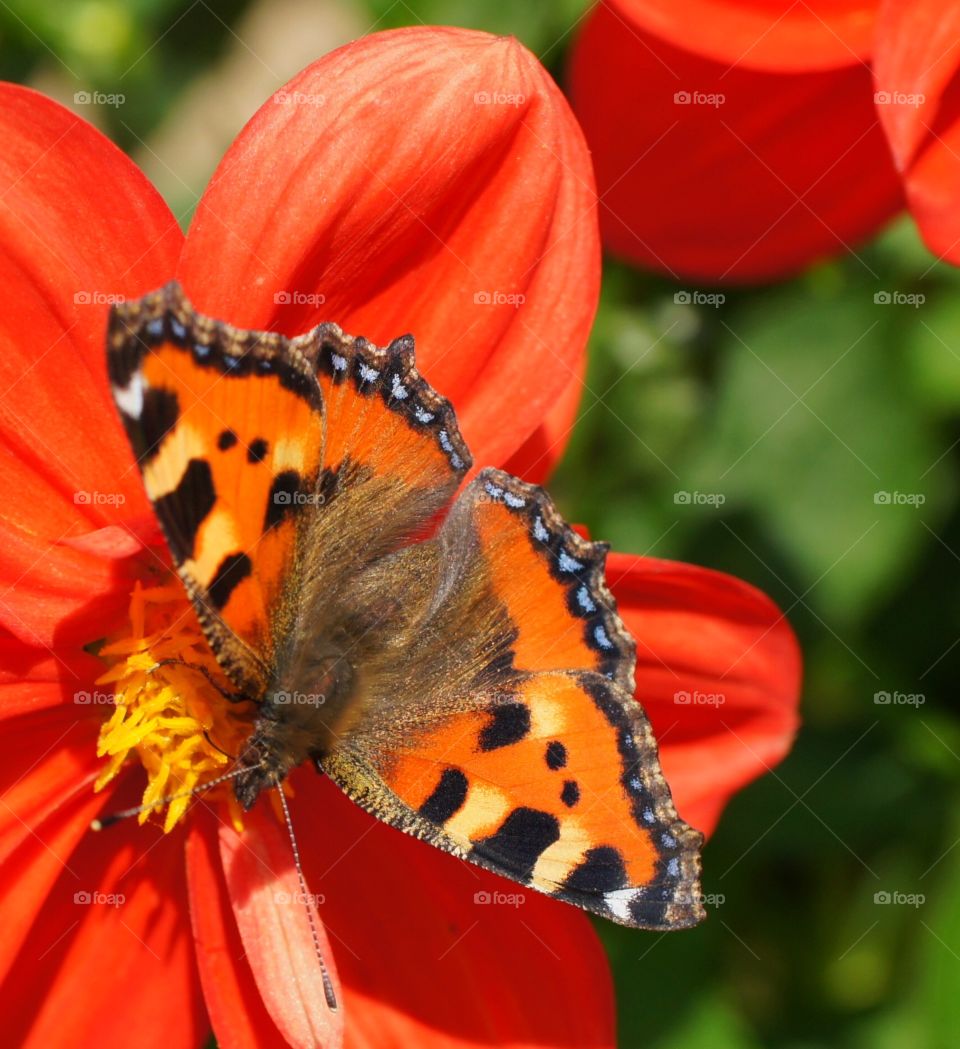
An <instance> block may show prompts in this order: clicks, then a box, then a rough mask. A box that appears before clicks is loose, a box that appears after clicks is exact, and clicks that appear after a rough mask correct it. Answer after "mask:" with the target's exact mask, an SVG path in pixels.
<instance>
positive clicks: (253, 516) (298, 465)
mask: <svg viewBox="0 0 960 1049" xmlns="http://www.w3.org/2000/svg"><path fill="white" fill-rule="evenodd" d="M311 346H312V343H311V342H310V341H309V339H308V338H304V339H300V340H292V341H291V340H287V339H284V338H283V337H282V336H279V335H275V334H270V333H265V332H245V331H239V330H237V329H234V328H231V327H229V326H228V325H225V324H221V323H219V322H216V321H212V320H209V319H208V318H205V317H201V316H199V315H197V314H195V313H194V311H193V310H192V308H191V307H190V304H189V303H188V302H187V300H186V299H185V298H184V296H183V294H182V292H181V291H180V289H179V286H178V285H176V284H171V285H168V286H167V287H166V288H164V289H162V290H161V291H158V292H155V293H153V294H151V295H148V296H146V297H145V298H144V299H142V300H140V301H138V302H135V303H128V304H124V305H121V306H118V307H116V308H115V309H114V311H113V313H112V315H111V320H110V330H109V336H108V368H109V375H110V381H111V384H112V387H113V394H114V399H115V401H116V403H117V407H118V408H119V410H120V414H121V418H122V419H123V422H124V425H125V427H126V430H127V434H128V436H129V437H130V441H131V444H132V445H133V449H134V453H135V455H136V457H137V465H138V466H139V468H140V471H141V473H142V475H143V481H144V485H145V487H146V491H147V495H148V496H149V497H150V500H151V501H152V503H153V506H154V509H155V510H156V513H157V517H158V519H159V521H160V524H161V527H162V528H163V531H164V534H165V536H166V538H167V543H168V545H169V547H170V552H171V554H172V556H173V560H174V563H175V565H176V567H177V570H178V571H179V573H180V576H181V578H182V579H183V581H184V583H185V584H186V587H187V590H188V592H189V594H190V596H191V598H192V599H193V601H194V604H195V606H196V608H197V611H198V613H199V615H200V618H201V621H202V623H203V625H204V629H205V630H206V632H207V636H208V638H209V640H210V643H211V645H212V647H213V649H214V651H215V652H216V654H217V656H218V658H219V659H220V662H221V664H222V665H223V666H224V669H225V670H226V671H227V672H228V674H230V676H231V677H232V678H233V680H234V682H235V684H236V685H237V686H238V687H239V688H241V689H244V690H245V691H247V692H248V693H250V694H251V695H253V696H257V695H259V694H260V693H261V692H262V690H263V688H264V687H265V686H266V682H267V679H268V678H269V669H270V668H271V667H272V666H273V663H274V661H275V655H276V642H277V639H278V638H279V637H281V636H282V633H283V630H284V625H285V624H284V618H285V610H284V599H285V585H286V582H287V579H288V575H289V573H290V570H291V566H292V565H293V563H294V560H295V558H296V556H297V518H298V517H300V516H301V515H302V514H303V512H304V511H305V509H306V508H307V507H308V506H309V505H311V501H312V500H313V499H314V498H315V496H314V493H315V490H316V487H317V481H318V474H319V469H320V460H321V455H322V447H323V402H322V396H321V393H320V389H319V386H318V384H317V381H316V377H315V371H314V369H315V362H314V359H313V358H312V357H311V355H310V352H309V350H310V348H311Z"/></svg>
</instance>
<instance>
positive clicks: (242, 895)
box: [219, 803, 344, 1049]
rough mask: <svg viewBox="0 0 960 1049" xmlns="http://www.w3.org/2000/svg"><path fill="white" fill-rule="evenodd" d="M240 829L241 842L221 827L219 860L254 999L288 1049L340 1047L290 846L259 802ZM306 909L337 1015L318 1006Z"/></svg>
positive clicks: (309, 903) (329, 960) (326, 951)
mask: <svg viewBox="0 0 960 1049" xmlns="http://www.w3.org/2000/svg"><path fill="white" fill-rule="evenodd" d="M244 822H245V828H244V831H243V834H242V835H241V834H237V832H236V831H235V830H234V829H233V828H232V827H231V826H228V825H226V824H224V825H222V826H221V827H220V834H219V838H220V858H221V861H222V863H223V870H224V875H225V878H226V884H227V889H228V891H229V893H230V900H231V902H232V904H233V913H234V917H235V918H236V922H237V928H238V930H239V932H240V938H241V940H242V941H243V946H244V949H245V951H246V954H247V958H248V959H249V961H250V967H251V968H252V970H253V975H254V978H255V980H256V984H257V989H258V991H259V993H260V997H261V998H262V999H263V1003H264V1005H265V1006H266V1010H267V1012H268V1013H269V1015H270V1017H271V1018H272V1020H273V1022H274V1023H275V1024H276V1026H277V1029H278V1030H279V1031H280V1033H281V1034H282V1035H283V1037H284V1038H285V1039H286V1041H287V1042H288V1043H289V1044H290V1045H291V1046H293V1047H294V1049H306V1047H319V1049H328V1047H329V1049H336V1047H338V1046H340V1045H341V1044H342V1043H343V1024H344V1009H343V996H342V994H341V992H340V989H339V981H338V979H337V973H336V967H335V966H334V961H333V952H332V950H331V949H330V943H329V941H328V940H327V936H326V933H325V932H324V929H323V925H322V924H321V922H320V921H319V919H318V918H317V917H316V904H315V902H314V901H313V900H307V899H305V898H304V896H303V892H302V890H301V888H300V884H299V882H298V880H297V874H296V870H295V868H294V863H293V851H292V849H291V846H290V839H289V838H288V836H287V833H286V830H285V829H284V828H283V827H282V826H281V825H280V824H278V822H277V820H276V817H275V814H274V812H273V811H272V810H271V808H270V807H269V805H268V804H266V803H262V804H260V805H258V806H257V807H256V808H255V809H254V810H253V811H252V812H251V813H249V814H248V815H247V816H246V817H245V818H244ZM307 907H310V908H311V909H312V910H313V912H314V918H315V924H316V931H317V934H318V937H319V942H320V950H321V951H322V952H323V957H324V961H325V963H326V966H327V969H328V971H329V974H330V978H331V980H332V982H333V987H334V991H335V993H336V995H337V998H338V1000H339V1002H340V1007H339V1008H338V1009H337V1010H336V1011H332V1010H331V1009H330V1008H328V1006H327V1003H326V1001H325V999H324V989H323V980H322V971H321V969H320V964H319V962H318V960H317V953H316V948H315V946H314V941H313V936H312V934H311V930H310V924H309V921H308V918H307Z"/></svg>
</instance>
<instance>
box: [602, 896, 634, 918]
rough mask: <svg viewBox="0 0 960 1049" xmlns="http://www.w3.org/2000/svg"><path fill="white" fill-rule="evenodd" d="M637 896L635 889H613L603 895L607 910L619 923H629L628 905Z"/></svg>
mask: <svg viewBox="0 0 960 1049" xmlns="http://www.w3.org/2000/svg"><path fill="white" fill-rule="evenodd" d="M636 895H637V890H636V889H613V890H611V891H610V892H605V893H604V894H603V902H604V903H605V904H606V906H607V909H608V910H609V911H610V912H611V913H613V914H615V915H616V916H617V917H618V918H619V919H620V920H621V921H625V922H626V921H630V903H631V901H632V900H633V899H634V897H635V896H636Z"/></svg>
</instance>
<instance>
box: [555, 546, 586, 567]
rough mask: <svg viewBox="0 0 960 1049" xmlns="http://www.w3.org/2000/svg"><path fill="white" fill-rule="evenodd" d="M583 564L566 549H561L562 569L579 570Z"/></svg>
mask: <svg viewBox="0 0 960 1049" xmlns="http://www.w3.org/2000/svg"><path fill="white" fill-rule="evenodd" d="M581 568H583V565H582V564H580V562H579V561H578V560H576V558H573V557H571V556H570V555H569V554H568V553H567V551H566V550H561V551H560V571H561V572H578V571H579V570H580V569H581Z"/></svg>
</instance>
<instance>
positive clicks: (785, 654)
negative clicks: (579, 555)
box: [607, 554, 801, 833]
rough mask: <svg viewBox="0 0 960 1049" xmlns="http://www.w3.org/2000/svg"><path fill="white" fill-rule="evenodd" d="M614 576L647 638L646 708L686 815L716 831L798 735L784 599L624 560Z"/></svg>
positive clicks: (633, 622)
mask: <svg viewBox="0 0 960 1049" xmlns="http://www.w3.org/2000/svg"><path fill="white" fill-rule="evenodd" d="M607 578H608V579H609V581H610V586H611V589H612V590H613V593H614V596H615V597H616V599H617V602H618V604H619V607H620V613H621V615H622V616H623V618H624V620H625V622H626V624H627V626H628V627H629V628H630V630H631V631H632V633H633V635H634V636H635V637H636V638H637V692H636V695H637V700H638V701H639V702H640V703H642V704H643V706H644V708H645V709H646V711H647V713H648V714H649V716H650V720H651V722H652V724H653V728H654V732H655V733H656V736H657V739H658V741H659V743H660V756H661V759H662V762H663V769H664V773H665V775H666V778H667V781H668V783H669V784H670V787H671V789H672V791H673V796H674V800H675V801H676V804H677V809H678V810H679V812H680V815H681V816H683V818H684V819H686V820H687V821H688V822H689V823H691V824H693V826H695V827H697V828H699V829H700V830H703V831H705V832H707V833H709V832H710V831H712V830H713V828H714V826H715V825H716V822H717V820H718V819H719V817H720V812H721V811H722V809H723V806H724V805H725V804H726V802H727V800H728V798H729V797H730V795H731V794H733V793H734V792H735V791H736V790H738V789H739V788H740V787H742V786H744V784H746V783H749V782H750V780H752V779H754V778H756V777H757V776H759V775H761V774H762V773H764V772H767V771H769V769H770V768H771V767H772V766H773V765H775V764H777V762H779V761H780V759H781V758H782V757H783V756H784V755H785V754H786V753H787V751H788V750H789V749H790V744H791V742H792V740H793V735H794V732H795V731H796V727H797V723H798V718H797V703H798V699H799V694H800V675H801V663H800V652H799V648H798V646H797V641H796V638H795V637H794V634H793V631H792V630H791V629H790V626H789V624H788V623H787V621H786V619H785V618H784V617H783V614H782V613H781V612H780V611H779V609H778V608H777V607H776V605H774V604H773V602H772V601H771V600H770V599H769V598H767V597H765V596H764V595H763V594H762V593H760V591H759V590H755V589H754V588H753V587H752V586H749V585H748V584H747V583H743V582H741V581H740V580H739V579H734V578H733V577H731V576H727V575H723V574H721V573H720V572H712V571H710V570H709V569H706V568H698V567H696V566H695V565H684V564H678V563H676V562H673V561H659V560H656V559H654V558H649V557H634V556H632V555H627V554H612V555H611V556H610V559H609V562H608V569H607Z"/></svg>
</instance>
